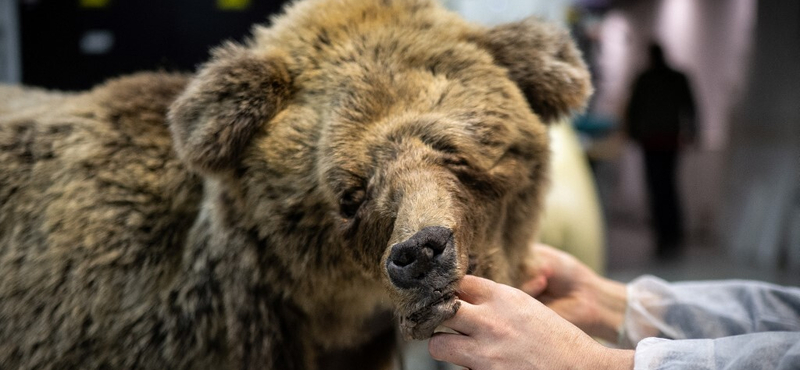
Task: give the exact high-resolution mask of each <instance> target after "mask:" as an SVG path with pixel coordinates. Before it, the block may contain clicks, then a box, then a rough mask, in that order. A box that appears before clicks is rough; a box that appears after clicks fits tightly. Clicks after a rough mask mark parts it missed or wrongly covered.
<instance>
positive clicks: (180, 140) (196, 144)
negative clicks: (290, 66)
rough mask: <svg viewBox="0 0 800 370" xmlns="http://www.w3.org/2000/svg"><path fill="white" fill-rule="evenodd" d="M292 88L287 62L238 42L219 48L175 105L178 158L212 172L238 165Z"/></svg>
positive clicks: (173, 125) (172, 117)
mask: <svg viewBox="0 0 800 370" xmlns="http://www.w3.org/2000/svg"><path fill="white" fill-rule="evenodd" d="M290 88H291V79H290V77H289V72H288V71H287V69H286V65H285V64H284V62H283V60H282V59H280V58H278V57H270V56H257V55H254V54H253V53H252V52H250V51H249V50H247V49H245V48H244V47H242V46H239V45H235V44H232V43H228V44H226V45H223V46H222V47H219V48H217V49H215V50H214V51H213V52H212V59H211V61H209V62H207V63H206V64H205V65H203V66H201V68H200V70H199V72H198V73H197V75H196V76H195V77H194V79H193V80H192V81H191V82H189V84H188V86H187V87H186V89H185V90H184V91H183V93H182V94H181V95H180V96H179V97H178V98H177V99H176V100H175V102H173V103H172V105H171V106H170V109H169V114H168V120H169V126H170V130H171V131H172V137H173V140H174V142H175V149H176V151H177V153H178V156H179V157H180V158H181V159H182V160H183V161H184V162H185V163H187V164H188V165H189V166H190V167H192V168H194V169H196V170H200V171H205V172H210V173H214V172H220V171H222V170H225V169H229V168H232V167H234V166H235V165H236V164H237V162H238V160H239V156H240V155H241V154H242V151H243V150H244V148H245V146H246V145H247V144H248V142H249V141H250V139H251V138H252V137H253V135H254V134H255V133H256V132H258V130H259V129H261V128H262V126H263V125H264V124H265V123H266V122H268V121H269V120H271V119H272V118H273V117H274V116H275V114H277V113H278V112H279V111H280V110H281V109H282V108H283V106H284V104H285V102H286V101H287V100H288V98H289V94H290Z"/></svg>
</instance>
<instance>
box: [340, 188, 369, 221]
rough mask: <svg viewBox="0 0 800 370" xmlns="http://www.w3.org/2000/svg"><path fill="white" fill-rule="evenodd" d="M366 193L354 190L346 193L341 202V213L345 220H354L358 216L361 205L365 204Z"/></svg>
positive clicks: (362, 190)
mask: <svg viewBox="0 0 800 370" xmlns="http://www.w3.org/2000/svg"><path fill="white" fill-rule="evenodd" d="M365 196H366V192H365V191H364V189H353V190H349V191H347V192H345V193H344V195H343V196H342V199H341V200H340V201H339V213H341V215H342V217H344V218H348V219H349V218H353V217H355V216H356V213H357V212H358V209H359V208H361V204H362V203H364V198H365Z"/></svg>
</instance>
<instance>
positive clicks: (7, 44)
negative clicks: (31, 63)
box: [0, 0, 22, 83]
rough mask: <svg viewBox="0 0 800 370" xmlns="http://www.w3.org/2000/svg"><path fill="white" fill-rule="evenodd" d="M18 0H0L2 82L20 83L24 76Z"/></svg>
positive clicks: (0, 79)
mask: <svg viewBox="0 0 800 370" xmlns="http://www.w3.org/2000/svg"><path fill="white" fill-rule="evenodd" d="M17 22H18V17H17V8H16V1H14V0H0V82H6V83H18V82H19V81H20V78H21V76H22V71H21V69H20V68H21V67H20V54H19V33H18V23H17Z"/></svg>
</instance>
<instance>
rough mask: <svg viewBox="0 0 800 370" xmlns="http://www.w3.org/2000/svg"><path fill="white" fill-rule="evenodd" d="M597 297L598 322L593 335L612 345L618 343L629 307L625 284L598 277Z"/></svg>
mask: <svg viewBox="0 0 800 370" xmlns="http://www.w3.org/2000/svg"><path fill="white" fill-rule="evenodd" d="M595 289H596V290H595V292H596V294H597V295H596V297H597V311H598V312H597V316H596V317H597V321H596V322H595V325H594V327H593V328H592V333H591V334H592V335H593V336H596V337H598V338H602V339H603V340H606V341H608V342H610V343H617V341H618V336H619V329H620V328H621V327H622V324H623V322H624V320H625V311H626V309H627V306H628V289H627V286H626V285H625V284H622V283H619V282H616V281H613V280H609V279H605V278H602V277H598V281H597V284H596V287H595Z"/></svg>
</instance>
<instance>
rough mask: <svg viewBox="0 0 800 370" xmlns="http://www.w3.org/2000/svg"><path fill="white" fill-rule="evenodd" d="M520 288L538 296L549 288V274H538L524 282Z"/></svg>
mask: <svg viewBox="0 0 800 370" xmlns="http://www.w3.org/2000/svg"><path fill="white" fill-rule="evenodd" d="M519 289H520V290H522V291H523V292H525V293H528V294H530V295H531V296H533V297H537V296H539V295H540V294H542V292H544V291H545V290H546V289H547V276H546V275H544V274H538V275H536V276H535V277H534V278H533V279H530V280H528V281H526V282H525V283H523V284H522V286H521V287H519Z"/></svg>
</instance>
